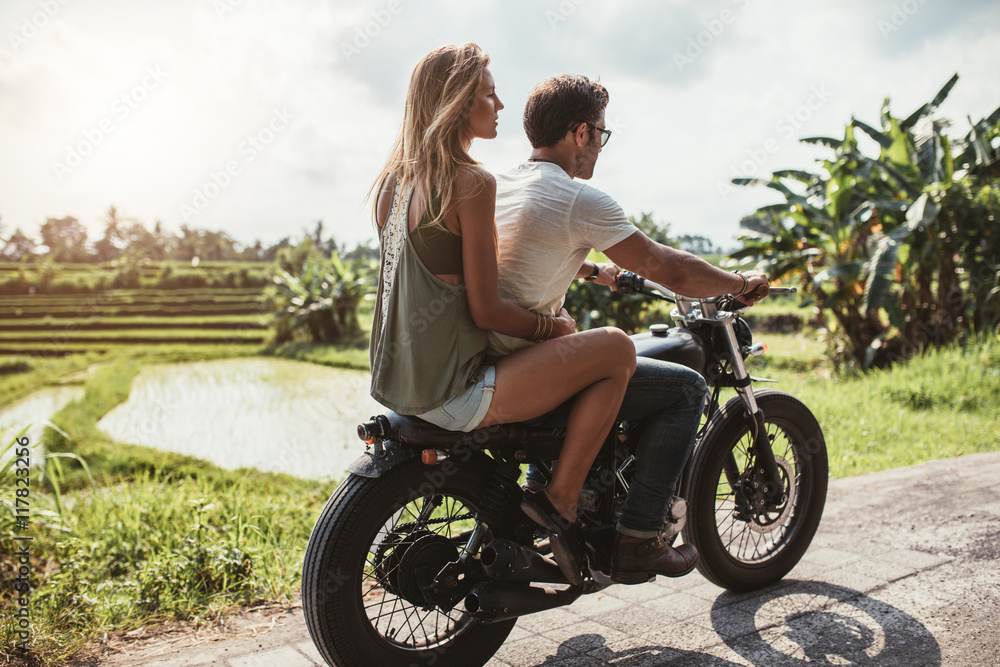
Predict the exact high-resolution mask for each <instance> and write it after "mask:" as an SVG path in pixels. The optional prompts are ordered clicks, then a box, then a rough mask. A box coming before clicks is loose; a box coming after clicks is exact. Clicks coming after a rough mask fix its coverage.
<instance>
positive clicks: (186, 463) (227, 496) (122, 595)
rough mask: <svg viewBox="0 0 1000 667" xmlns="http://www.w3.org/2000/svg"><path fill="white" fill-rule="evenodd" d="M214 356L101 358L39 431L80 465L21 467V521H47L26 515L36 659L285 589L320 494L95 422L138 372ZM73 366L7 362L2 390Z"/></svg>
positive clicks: (5, 619) (2, 583)
mask: <svg viewBox="0 0 1000 667" xmlns="http://www.w3.org/2000/svg"><path fill="white" fill-rule="evenodd" d="M223 356H232V354H231V350H224V349H214V350H205V351H202V352H201V353H199V352H198V351H197V350H192V349H191V348H189V347H187V346H174V347H169V346H164V347H163V348H162V349H156V351H155V353H152V354H151V353H149V351H148V350H143V349H135V350H132V352H131V354H127V353H122V354H119V355H114V356H112V357H111V358H109V359H107V360H105V362H104V365H102V366H98V367H97V368H96V369H95V370H93V372H91V373H88V374H87V375H86V377H85V379H84V380H83V384H84V388H85V395H84V397H83V398H82V399H80V400H78V401H75V402H73V403H70V404H69V405H67V406H66V407H65V408H64V409H63V410H61V411H60V412H59V413H58V414H56V415H55V416H54V417H53V418H52V421H53V422H54V423H57V424H59V425H60V429H61V431H62V432H63V433H57V432H54V431H51V430H50V431H49V432H48V433H47V434H46V438H45V441H46V444H47V447H48V449H49V451H52V452H68V453H72V454H74V455H77V456H79V457H81V458H82V459H83V460H84V461H86V462H87V465H88V469H84V467H83V466H82V465H81V464H79V463H78V462H77V461H76V460H73V459H50V461H56V460H58V461H61V465H60V466H59V469H58V470H55V469H53V470H52V471H51V473H50V474H49V476H48V478H47V479H46V480H44V481H43V480H42V479H41V477H40V476H39V473H38V472H36V473H34V474H35V477H34V479H33V482H32V489H31V498H32V503H33V504H32V511H33V513H35V514H34V515H33V519H34V517H35V515H37V513H38V512H39V511H40V510H48V511H49V512H51V513H52V516H51V517H50V518H49V519H47V520H46V523H47V526H45V525H42V523H41V521H40V520H39V519H34V522H33V524H32V526H31V528H30V532H29V534H30V535H31V537H32V538H33V541H32V543H31V544H32V573H33V575H32V576H33V577H34V581H33V584H34V586H35V591H36V592H35V594H34V596H33V597H32V607H31V609H32V615H33V619H32V620H33V623H34V627H33V630H34V645H33V648H34V651H35V655H36V656H37V657H38V658H39V659H41V660H42V663H41V664H61V663H62V662H64V661H65V660H66V659H67V658H69V657H70V656H72V655H74V654H78V652H79V651H80V650H81V649H83V648H85V647H86V646H87V645H88V644H90V643H92V642H94V641H95V640H96V639H97V638H99V637H100V636H102V635H103V634H104V633H107V632H125V631H128V630H130V629H134V628H137V627H140V626H143V625H149V624H155V623H157V622H159V621H163V620H167V619H176V620H190V619H208V618H213V617H215V616H217V615H219V614H221V613H224V612H225V611H226V610H227V609H230V608H232V607H233V606H244V605H249V604H254V603H256V602H259V601H263V600H270V601H275V600H287V599H290V598H291V596H292V595H293V594H294V592H295V590H297V586H298V581H299V578H300V565H301V561H302V556H303V551H304V549H305V545H306V542H307V540H308V536H309V531H310V529H311V527H312V522H313V520H314V519H315V516H316V515H317V514H318V512H319V509H320V508H321V507H322V504H323V503H324V502H325V500H326V498H327V497H328V495H329V493H330V492H331V491H332V488H330V487H329V486H328V485H324V484H322V483H319V482H312V481H306V480H300V479H296V478H292V477H289V476H287V475H276V474H271V473H261V472H258V471H253V470H237V471H227V470H222V469H219V468H217V467H215V466H213V465H211V464H209V463H207V462H204V461H201V460H199V459H196V458H192V457H188V456H182V455H178V454H173V453H170V452H163V451H158V450H154V449H149V448H145V447H139V446H133V445H127V444H123V443H118V442H115V441H113V440H111V439H110V438H109V437H108V436H106V435H105V434H104V433H103V432H102V431H100V430H99V429H97V427H96V423H97V421H98V420H99V419H100V418H101V417H102V416H103V415H104V414H106V413H107V412H108V411H109V410H111V409H112V408H113V407H114V406H115V405H118V404H119V403H121V402H122V401H123V400H125V398H127V396H128V394H129V391H130V388H131V383H132V379H133V378H134V377H135V375H136V373H137V372H138V370H139V368H140V367H141V366H142V365H144V364H146V363H163V362H171V361H193V360H198V359H206V358H217V357H223ZM81 359H82V357H77V358H74V359H73V360H61V361H60V362H56V363H53V364H51V365H49V364H45V365H42V364H38V363H37V362H36V360H33V359H28V360H25V361H23V363H21V364H19V365H16V366H14V365H11V366H10V367H11V368H13V369H14V370H12V372H11V373H10V375H11V377H9V378H8V377H4V378H3V381H4V382H5V383H6V389H7V395H8V396H9V395H11V394H12V393H14V391H15V389H16V388H17V387H16V386H15V383H13V382H12V378H13V377H16V376H22V377H26V378H29V379H30V380H31V381H32V382H31V383H32V385H33V386H34V387H37V386H39V383H41V382H42V381H43V380H53V379H54V378H55V377H56V376H57V375H58V374H59V373H60V372H66V371H70V370H73V369H77V368H78V362H79V361H80V360H81ZM71 361H73V362H77V363H71ZM32 364H37V365H36V366H34V367H31V366H32ZM60 364H61V365H60ZM25 365H27V366H29V367H30V368H29V369H28V370H24V367H25ZM3 386H4V385H3V384H0V387H3ZM3 437H4V438H5V439H6V438H9V437H11V434H9V433H7V434H3ZM36 460H37V455H36ZM92 478H93V480H94V482H93V483H92V481H91V479H92ZM53 479H55V480H57V481H56V483H54V484H53V482H52V480H53ZM2 491H3V493H4V494H5V495H4V498H6V497H7V496H9V495H11V492H12V488H11V487H9V486H7V485H6V483H5V485H4V488H3V489H2ZM56 491H61V493H58V494H57V493H56ZM60 503H61V506H62V508H63V509H62V511H61V512H59V511H57V510H58V507H57V506H58V505H59V504H60ZM10 537H11V535H9V534H8V535H4V536H3V538H4V539H5V540H6V539H9V538H10ZM11 565H12V562H11V561H10V560H9V556H8V555H7V552H6V551H5V552H4V553H3V554H2V555H0V613H2V618H0V646H2V650H3V651H4V653H12V652H13V646H14V643H15V641H16V639H17V638H16V636H15V635H14V634H13V630H14V628H13V624H12V619H13V611H12V610H13V608H14V600H13V598H12V593H13V591H14V587H13V585H14V581H13V577H14V576H15V575H14V574H13V573H14V571H15V569H14V568H12V567H11Z"/></svg>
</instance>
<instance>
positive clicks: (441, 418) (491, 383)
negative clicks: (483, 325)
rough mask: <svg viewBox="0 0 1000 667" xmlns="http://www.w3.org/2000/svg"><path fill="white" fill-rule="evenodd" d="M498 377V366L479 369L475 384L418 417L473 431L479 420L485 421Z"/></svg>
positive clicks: (440, 424)
mask: <svg viewBox="0 0 1000 667" xmlns="http://www.w3.org/2000/svg"><path fill="white" fill-rule="evenodd" d="M496 379H497V370H496V367H494V366H489V367H488V368H486V370H485V371H479V376H478V380H477V381H476V383H475V384H474V385H472V386H471V387H469V388H468V389H466V390H465V391H463V392H462V393H461V394H459V395H458V396H455V397H454V398H452V399H450V400H449V401H447V402H446V403H445V404H444V405H442V406H441V407H439V408H434V409H433V410H429V411H428V412H425V413H423V414H422V415H417V417H420V418H421V419H423V420H424V421H428V422H430V423H432V424H434V425H435V426H440V427H441V428H443V429H446V430H448V431H471V430H472V429H474V428H476V427H477V426H479V422H481V421H483V417H485V416H486V413H487V412H488V411H489V409H490V403H492V402H493V391H494V390H495V389H496Z"/></svg>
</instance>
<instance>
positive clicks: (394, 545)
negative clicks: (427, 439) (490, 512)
mask: <svg viewBox="0 0 1000 667" xmlns="http://www.w3.org/2000/svg"><path fill="white" fill-rule="evenodd" d="M488 482H489V476H488V473H487V472H485V471H481V470H479V469H478V468H476V467H472V466H470V467H468V468H463V469H462V470H461V471H460V472H458V473H455V474H453V475H450V476H447V475H444V474H443V473H442V472H441V471H440V470H438V469H437V468H435V467H428V466H425V465H423V464H421V463H420V462H419V461H408V462H406V463H404V464H401V465H399V466H398V467H396V468H394V469H393V470H391V471H389V472H388V473H386V474H385V475H383V476H382V477H379V478H377V479H370V478H366V477H358V476H351V477H350V478H348V479H347V481H345V482H344V483H343V484H342V485H341V486H340V488H338V489H337V491H336V492H335V493H334V495H333V497H332V498H330V500H329V502H328V503H327V505H326V507H325V508H324V509H323V512H322V514H321V515H320V518H319V520H318V521H317V522H316V526H315V527H314V528H313V533H312V535H311V536H310V538H309V545H308V547H307V548H306V557H305V563H304V565H303V572H302V607H303V611H304V612H305V617H306V625H307V626H308V628H309V633H310V635H311V636H312V638H313V642H314V643H315V644H316V646H317V648H318V649H319V651H320V653H321V654H322V655H323V658H324V659H325V660H326V661H327V662H328V663H330V664H331V665H343V666H345V667H346V666H354V665H379V666H380V667H381V666H383V665H385V666H387V667H394V666H399V667H402V666H404V665H406V666H408V665H411V664H423V661H425V660H433V663H432V664H435V665H456V666H458V665H463V666H464V665H483V664H485V663H486V662H487V661H488V660H489V659H490V657H491V656H492V655H493V654H494V653H495V652H496V651H497V649H498V648H499V647H500V645H501V644H502V643H503V641H504V639H506V638H507V635H508V634H510V631H511V629H512V628H513V626H514V623H515V620H511V621H506V622H499V623H492V624H484V623H481V622H480V621H477V620H475V619H473V618H472V617H471V616H469V615H468V614H467V613H466V611H465V608H464V602H463V599H464V595H463V594H462V593H461V592H462V591H463V590H464V587H463V585H462V583H461V582H458V586H457V588H456V590H457V591H458V593H454V592H452V593H451V594H446V593H442V592H439V591H437V590H436V589H435V588H434V587H432V586H431V584H432V583H433V581H434V578H435V577H436V576H437V575H438V573H439V572H440V571H441V569H442V568H443V567H445V566H446V565H448V563H451V562H454V561H456V560H457V559H458V558H459V556H460V555H461V554H462V553H463V550H464V548H465V544H466V542H467V540H468V536H469V533H470V531H471V530H472V528H473V527H474V526H475V517H476V511H477V508H478V506H479V504H480V502H481V500H480V498H481V497H482V496H481V494H482V492H483V490H484V489H486V488H487V486H488ZM469 583H470V585H471V582H469Z"/></svg>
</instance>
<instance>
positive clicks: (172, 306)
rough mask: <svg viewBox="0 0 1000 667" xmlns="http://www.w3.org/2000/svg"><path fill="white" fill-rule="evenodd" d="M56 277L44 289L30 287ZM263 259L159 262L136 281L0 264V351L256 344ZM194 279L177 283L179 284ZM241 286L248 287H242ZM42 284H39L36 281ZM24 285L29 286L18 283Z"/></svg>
mask: <svg viewBox="0 0 1000 667" xmlns="http://www.w3.org/2000/svg"><path fill="white" fill-rule="evenodd" d="M45 271H50V272H51V273H54V274H56V275H58V276H59V278H58V279H55V280H53V281H51V282H50V283H48V284H47V285H45V288H44V292H43V293H40V292H42V289H38V290H37V292H36V293H27V294H25V293H20V294H16V293H15V294H12V293H11V292H13V291H15V290H17V291H22V290H21V289H18V288H22V289H23V286H22V285H19V284H18V283H19V282H22V281H23V283H25V284H29V285H30V287H29V290H30V288H31V287H34V286H35V284H37V282H38V281H39V279H40V280H41V281H44V280H45V275H41V276H39V275H32V274H40V273H41V274H43V273H44V272H45ZM266 275H267V264H266V263H248V262H239V263H236V262H218V263H212V262H206V263H203V264H201V265H200V266H198V267H197V268H192V267H191V264H190V263H189V262H160V263H156V264H153V265H151V266H149V267H147V268H145V269H144V270H143V271H142V272H140V273H139V275H138V276H137V280H135V283H137V284H136V286H135V287H128V288H124V289H109V288H111V287H113V286H114V278H115V273H114V270H113V268H112V267H102V266H100V265H98V266H96V267H95V266H94V265H92V264H91V265H77V266H74V265H66V266H59V267H58V268H57V269H56V268H52V267H50V268H45V269H43V268H36V269H24V268H22V267H21V265H19V264H9V263H8V264H0V290H2V291H3V296H2V300H0V355H12V356H30V357H37V356H49V357H51V356H66V355H70V354H74V353H83V352H100V353H104V352H107V351H110V350H114V349H116V348H120V347H124V346H135V345H144V346H146V345H161V344H167V343H169V344H183V345H193V346H200V345H261V344H263V343H264V341H265V339H266V334H267V319H268V315H269V312H268V311H267V307H266V303H265V297H264V289H263V288H264V286H265V284H266ZM192 283H194V284H199V285H198V286H197V287H184V286H183V285H185V284H192ZM247 285H248V286H247ZM39 287H41V286H39ZM25 291H28V290H25Z"/></svg>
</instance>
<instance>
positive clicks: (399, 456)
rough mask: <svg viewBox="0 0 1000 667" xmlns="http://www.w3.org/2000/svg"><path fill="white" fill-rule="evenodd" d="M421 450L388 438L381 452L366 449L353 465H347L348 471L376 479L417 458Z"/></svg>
mask: <svg viewBox="0 0 1000 667" xmlns="http://www.w3.org/2000/svg"><path fill="white" fill-rule="evenodd" d="M376 451H377V450H376ZM419 451H420V450H418V449H416V448H415V447H410V446H407V445H401V444H400V443H398V442H396V441H395V440H386V441H385V442H383V443H382V451H381V454H376V452H375V451H366V452H365V453H364V454H362V455H361V456H359V457H358V458H356V459H354V461H353V462H352V463H351V465H349V466H347V472H349V473H351V474H352V475H358V476H360V477H370V478H372V479H375V478H378V477H381V476H382V475H384V474H385V473H387V472H389V471H390V470H392V469H393V468H395V467H396V466H398V465H399V464H400V463H403V462H404V461H408V460H410V459H412V458H415V457H416V456H417V452H419Z"/></svg>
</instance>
